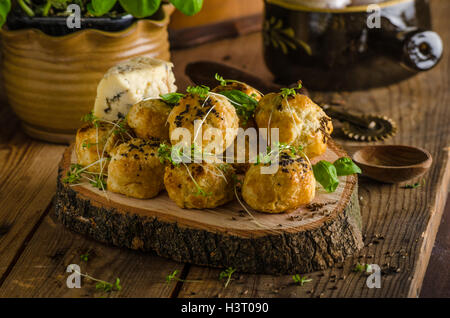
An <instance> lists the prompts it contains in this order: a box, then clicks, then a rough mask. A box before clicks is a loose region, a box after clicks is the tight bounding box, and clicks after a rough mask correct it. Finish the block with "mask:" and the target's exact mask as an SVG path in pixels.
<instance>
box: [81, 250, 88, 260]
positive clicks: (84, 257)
mask: <svg viewBox="0 0 450 318" xmlns="http://www.w3.org/2000/svg"><path fill="white" fill-rule="evenodd" d="M80 259H81V260H82V261H83V262H87V261H88V260H89V252H87V253H86V254H83V255H81V256H80Z"/></svg>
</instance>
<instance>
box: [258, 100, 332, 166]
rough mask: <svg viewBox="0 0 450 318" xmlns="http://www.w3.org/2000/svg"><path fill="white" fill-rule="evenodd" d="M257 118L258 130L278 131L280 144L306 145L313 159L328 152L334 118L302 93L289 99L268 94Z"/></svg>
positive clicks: (260, 103) (306, 149)
mask: <svg viewBox="0 0 450 318" xmlns="http://www.w3.org/2000/svg"><path fill="white" fill-rule="evenodd" d="M255 119H256V123H257V125H258V127H259V128H278V129H279V141H280V142H282V143H287V144H290V145H293V146H303V147H304V152H305V153H306V155H307V156H308V157H310V158H312V157H316V156H319V155H321V154H322V153H324V152H325V150H326V147H327V141H328V139H329V138H330V134H331V132H332V131H333V125H332V123H331V119H330V118H329V117H328V116H327V115H326V114H325V112H324V111H323V110H322V108H320V107H319V106H318V105H316V104H315V103H314V102H313V101H312V100H311V99H310V98H309V97H307V96H305V95H301V94H296V95H295V96H289V97H287V98H282V97H281V95H280V94H277V93H270V94H267V95H265V96H264V97H263V98H262V99H261V100H260V102H259V104H258V107H257V109H256V113H255Z"/></svg>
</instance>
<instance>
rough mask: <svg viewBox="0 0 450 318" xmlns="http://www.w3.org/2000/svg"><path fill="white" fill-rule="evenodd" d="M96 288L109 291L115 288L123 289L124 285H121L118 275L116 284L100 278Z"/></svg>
mask: <svg viewBox="0 0 450 318" xmlns="http://www.w3.org/2000/svg"><path fill="white" fill-rule="evenodd" d="M95 288H96V289H101V290H103V291H105V292H107V293H109V292H111V291H113V290H117V291H119V290H121V289H122V286H120V279H119V278H118V277H117V278H116V281H115V282H114V284H111V283H108V282H105V281H103V280H98V283H97V284H96V285H95Z"/></svg>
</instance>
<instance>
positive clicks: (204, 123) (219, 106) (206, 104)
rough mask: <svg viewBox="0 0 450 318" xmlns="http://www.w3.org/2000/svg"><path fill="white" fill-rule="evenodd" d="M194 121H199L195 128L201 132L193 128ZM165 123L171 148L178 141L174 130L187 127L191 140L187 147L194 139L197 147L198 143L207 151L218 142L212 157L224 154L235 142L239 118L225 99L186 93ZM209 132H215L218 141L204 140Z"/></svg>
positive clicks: (217, 96) (211, 151)
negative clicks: (218, 138)
mask: <svg viewBox="0 0 450 318" xmlns="http://www.w3.org/2000/svg"><path fill="white" fill-rule="evenodd" d="M194 121H198V123H199V125H198V127H201V129H199V128H198V127H197V128H195V129H194ZM168 122H169V135H170V140H171V143H172V145H175V144H177V143H178V142H179V141H181V140H180V139H179V138H180V137H179V136H176V135H175V134H174V131H175V130H176V129H177V128H186V129H187V130H188V131H189V132H190V141H188V144H190V145H191V144H193V143H194V140H197V144H198V145H200V140H201V146H202V148H203V150H206V149H210V148H211V147H208V148H207V146H208V145H209V144H210V143H217V145H218V147H217V148H218V150H210V151H209V153H212V154H219V153H223V152H224V151H225V149H226V148H227V147H228V146H229V145H231V143H232V142H233V141H234V138H235V137H236V135H237V128H238V127H239V118H238V116H237V114H236V110H235V109H234V107H233V106H232V105H231V104H230V102H229V101H228V100H227V99H226V98H225V97H224V96H221V95H216V94H215V95H213V94H209V95H208V96H207V97H205V98H202V97H200V96H198V95H196V94H187V95H186V96H184V97H183V98H181V99H180V101H179V103H178V104H177V105H176V106H175V107H174V108H173V109H172V111H171V112H170V114H169V117H168ZM209 128H213V129H214V130H209ZM208 131H209V132H213V131H218V132H219V136H220V138H221V139H220V140H219V141H215V137H214V136H209V137H210V138H208V137H206V134H207V133H208ZM202 136H203V137H204V138H202ZM208 139H210V140H208ZM210 146H211V145H210Z"/></svg>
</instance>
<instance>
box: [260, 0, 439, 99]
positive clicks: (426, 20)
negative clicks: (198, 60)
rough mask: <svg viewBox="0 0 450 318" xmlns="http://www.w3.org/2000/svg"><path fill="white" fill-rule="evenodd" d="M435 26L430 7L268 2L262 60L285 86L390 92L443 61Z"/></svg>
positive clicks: (411, 2) (407, 1) (423, 1)
mask: <svg viewBox="0 0 450 318" xmlns="http://www.w3.org/2000/svg"><path fill="white" fill-rule="evenodd" d="M373 4H376V5H377V7H374V6H373ZM369 5H370V6H369ZM374 14H378V17H379V19H378V20H377V18H376V16H375V15H374ZM430 20H431V19H430V10H429V1H427V0H265V14H264V26H263V36H264V57H265V61H266V64H267V66H268V68H269V69H270V70H271V72H272V73H273V74H274V75H275V77H276V79H277V81H278V82H281V83H284V84H290V83H293V82H296V81H297V80H299V79H301V80H302V81H303V83H304V85H305V86H306V87H308V88H311V89H317V90H356V89H365V88H370V87H376V86H385V85H389V84H391V83H394V82H397V81H400V80H403V79H406V78H408V77H410V76H413V75H415V74H417V73H418V72H422V71H427V70H429V69H431V68H432V67H434V66H435V65H436V64H437V63H438V62H439V60H440V58H441V56H442V51H443V44H442V41H441V39H440V37H439V35H438V34H436V33H435V32H432V31H430V28H431V22H430ZM377 21H379V22H380V23H379V24H378V25H377V24H376V22H377Z"/></svg>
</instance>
